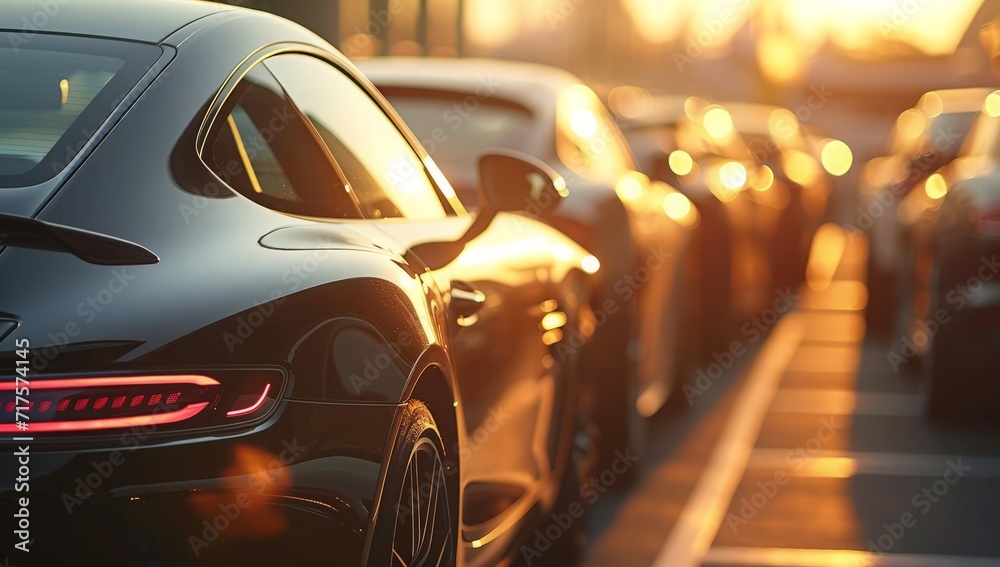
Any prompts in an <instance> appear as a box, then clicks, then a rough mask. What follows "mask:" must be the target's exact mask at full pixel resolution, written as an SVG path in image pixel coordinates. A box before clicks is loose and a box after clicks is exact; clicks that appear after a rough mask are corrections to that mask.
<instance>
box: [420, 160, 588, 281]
mask: <svg viewBox="0 0 1000 567" xmlns="http://www.w3.org/2000/svg"><path fill="white" fill-rule="evenodd" d="M567 195H569V191H568V190H567V189H566V181H565V180H564V179H563V178H562V176H561V175H559V174H558V173H556V171H555V170H554V169H552V168H551V167H549V166H548V165H546V164H545V163H543V162H541V161H539V160H538V159H535V158H533V157H531V156H529V155H526V154H522V153H520V152H515V151H512V150H491V151H490V153H488V154H486V155H484V156H483V157H481V158H480V159H479V214H478V215H477V216H476V218H475V220H474V221H473V222H472V225H470V226H469V229H468V230H467V231H466V232H465V234H463V235H462V237H461V238H459V239H458V240H455V241H453V242H427V243H424V244H418V245H416V246H414V247H413V251H414V252H415V253H416V254H417V256H419V257H420V259H421V260H423V262H424V264H425V265H426V266H427V267H428V268H430V269H432V270H437V269H440V268H443V267H444V266H446V265H448V264H449V263H451V262H452V261H453V260H455V258H458V256H459V254H461V253H462V250H464V249H465V245H466V244H468V243H469V242H470V241H472V239H474V238H475V237H477V236H479V235H480V234H482V233H483V232H484V231H485V230H486V227H488V226H489V225H490V223H491V222H492V221H493V217H495V216H496V214H497V213H498V212H500V211H508V212H526V213H529V214H533V215H539V214H542V213H546V212H549V211H552V210H554V209H555V208H556V207H557V206H558V205H559V202H560V201H561V200H562V199H563V197H565V196H567Z"/></svg>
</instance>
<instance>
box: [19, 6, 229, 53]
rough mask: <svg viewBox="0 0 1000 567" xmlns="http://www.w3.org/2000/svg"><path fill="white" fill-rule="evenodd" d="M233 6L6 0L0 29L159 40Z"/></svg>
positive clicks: (134, 39)
mask: <svg viewBox="0 0 1000 567" xmlns="http://www.w3.org/2000/svg"><path fill="white" fill-rule="evenodd" d="M229 9H231V8H230V7H228V6H225V5H222V4H213V3H211V2H196V1H193V0H142V1H141V2H140V1H136V0H71V1H69V2H67V1H65V0H52V1H51V2H47V3H46V2H39V1H38V0H3V9H2V10H0V30H4V31H14V32H20V33H22V34H23V35H24V36H25V39H26V40H29V41H30V36H31V35H32V34H35V33H58V34H74V35H87V36H96V37H109V38H117V39H126V40H132V41H144V42H149V43H159V42H161V41H163V40H164V39H166V38H167V37H168V36H170V35H171V34H172V33H173V32H175V31H177V30H178V29H180V28H182V27H184V26H186V25H187V24H189V23H191V22H193V21H195V20H198V19H200V18H203V17H205V16H209V15H211V14H214V13H217V12H221V11H225V10H229Z"/></svg>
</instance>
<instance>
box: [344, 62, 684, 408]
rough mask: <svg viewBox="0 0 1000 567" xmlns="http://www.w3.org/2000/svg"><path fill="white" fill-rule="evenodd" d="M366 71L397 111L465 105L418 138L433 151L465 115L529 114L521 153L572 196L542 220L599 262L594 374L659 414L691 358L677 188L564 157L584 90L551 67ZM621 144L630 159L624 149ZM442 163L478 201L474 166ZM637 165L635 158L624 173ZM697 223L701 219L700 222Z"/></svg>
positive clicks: (443, 65)
mask: <svg viewBox="0 0 1000 567" xmlns="http://www.w3.org/2000/svg"><path fill="white" fill-rule="evenodd" d="M359 67H360V68H361V69H362V71H364V72H365V74H366V75H368V76H369V78H371V80H372V82H373V83H375V84H376V85H377V86H378V87H379V88H380V89H382V91H383V92H384V93H386V94H387V96H388V97H389V99H390V101H392V100H393V98H394V96H405V95H406V94H410V93H417V94H418V95H419V96H421V97H446V98H448V100H452V99H455V100H457V101H458V102H457V103H456V105H455V106H454V107H453V109H452V110H451V111H450V112H451V114H446V115H445V116H443V117H442V123H441V124H440V130H441V131H440V132H437V131H430V132H418V135H419V136H420V137H422V139H424V143H425V145H427V146H428V147H434V146H440V145H441V144H446V143H448V142H449V133H450V132H452V131H454V130H455V129H457V128H460V127H462V123H463V116H464V115H465V113H466V112H474V111H475V109H474V107H476V106H478V105H479V104H482V103H485V102H488V101H489V102H500V103H512V104H516V105H519V106H521V107H523V108H525V109H527V110H528V111H529V112H530V113H531V126H530V128H531V130H530V131H531V135H530V136H527V137H525V138H523V139H520V140H518V148H517V149H518V150H519V151H523V152H526V153H531V154H532V155H534V156H536V157H538V158H540V159H542V160H543V161H545V162H546V163H548V164H549V165H550V166H552V167H553V168H554V169H555V170H556V171H557V172H559V173H560V174H561V175H562V176H563V177H564V178H565V179H566V181H567V186H568V188H569V190H570V194H569V196H568V197H567V198H566V199H564V202H563V203H562V204H561V205H560V208H559V209H558V210H556V211H555V212H554V213H552V214H547V215H543V219H544V220H545V221H546V222H547V223H549V224H551V225H552V226H554V227H555V228H557V229H559V230H560V231H562V232H564V233H565V234H567V235H569V236H570V237H571V238H573V239H574V240H575V241H576V242H578V243H579V244H581V245H582V246H584V247H585V248H586V249H587V250H589V251H590V252H592V253H593V254H594V255H595V256H596V257H597V258H598V260H600V262H601V272H600V274H599V280H600V284H599V285H600V287H599V289H598V290H597V291H596V292H595V293H596V295H595V298H596V303H595V305H594V309H595V311H597V312H598V314H599V315H601V317H600V320H601V321H602V323H601V325H600V326H599V328H598V330H597V335H596V336H595V340H594V342H595V348H598V349H602V351H601V354H595V356H594V364H595V365H596V368H595V372H596V373H597V374H598V375H599V380H610V381H620V380H622V379H625V377H626V376H628V375H630V374H631V373H633V372H634V373H636V379H637V381H638V382H637V387H638V389H639V390H641V392H640V393H639V394H638V395H637V401H638V400H642V401H641V402H640V404H641V408H640V410H639V411H640V412H641V413H642V414H643V415H646V416H648V415H651V414H653V413H655V412H656V411H657V410H659V409H660V407H662V405H663V404H664V403H665V402H666V400H667V399H668V397H669V396H670V395H671V394H672V393H674V391H675V390H674V388H675V387H676V384H677V381H678V380H679V377H678V376H677V372H676V371H675V370H676V367H677V365H678V364H677V363H678V360H677V359H678V357H680V356H684V355H686V354H687V353H685V352H678V350H677V348H676V347H675V346H673V345H675V344H676V343H675V339H676V328H677V327H676V324H677V323H678V322H679V321H681V320H682V319H683V318H684V313H683V309H682V308H681V305H682V303H681V302H680V297H681V296H682V292H681V288H682V287H683V282H684V278H685V272H686V270H687V268H688V265H687V258H688V254H687V250H688V247H689V245H690V242H691V239H692V236H691V229H690V227H688V226H683V225H681V224H680V223H678V222H677V221H676V220H674V219H671V218H670V217H669V216H668V215H666V214H665V212H664V199H665V197H666V195H667V194H668V193H670V192H673V190H672V189H671V188H664V187H661V186H656V185H654V184H651V183H650V182H649V180H648V179H647V178H645V177H644V176H642V175H641V174H637V173H635V172H634V171H629V170H628V169H627V168H626V169H623V170H621V171H619V172H618V173H617V175H611V176H605V177H595V176H593V175H588V174H587V173H586V172H583V171H581V170H580V169H579V168H576V167H575V166H574V165H573V164H568V163H566V161H565V160H564V159H562V157H561V156H560V155H559V152H558V144H559V142H558V140H557V137H558V136H559V132H560V129H561V128H565V127H566V125H565V124H563V123H561V121H562V118H561V116H562V113H563V112H564V111H563V110H560V108H561V106H560V105H564V104H567V102H566V99H567V93H570V92H572V91H573V90H574V89H578V88H583V87H582V85H581V83H580V80H579V79H578V78H576V77H574V76H573V75H571V74H569V73H567V72H565V71H561V70H558V69H553V68H550V67H545V66H539V65H532V64H526V63H512V62H503V61H495V60H486V59H463V60H444V59H433V58H431V59H420V60H416V59H408V58H372V59H367V60H362V61H359ZM570 98H572V97H570ZM594 98H595V100H596V97H594ZM464 104H467V105H468V108H465V107H464V106H463V105H464ZM605 112H606V111H605ZM404 118H405V116H404ZM612 126H613V122H612ZM434 130H437V129H434ZM614 132H617V126H614ZM442 134H443V135H442ZM613 135H614V136H616V137H619V138H620V134H613ZM621 144H622V145H623V147H625V151H626V152H628V150H627V146H626V145H625V142H624V140H623V139H622V140H621ZM433 153H434V152H432V155H433ZM439 163H441V165H442V168H444V169H445V171H446V172H447V173H448V174H449V177H450V178H451V179H452V180H453V182H454V183H455V186H456V190H457V191H458V192H459V194H465V195H468V194H471V193H473V191H474V183H475V174H474V172H475V163H474V160H469V161H468V162H466V163H460V164H453V163H448V162H447V161H443V162H439ZM631 163H632V157H631V155H630V154H628V155H627V158H626V164H631ZM630 183H631V184H633V185H636V186H638V188H639V190H638V191H635V192H632V191H627V192H626V193H627V194H628V197H626V198H623V197H622V196H621V195H622V193H621V192H620V191H618V188H619V184H623V185H625V184H630ZM629 189H631V187H629ZM691 218H692V219H696V218H697V212H694V213H692V217H691ZM695 222H696V221H695ZM647 264H649V265H651V266H653V267H654V268H655V269H652V270H651V269H649V266H647ZM637 279H639V280H641V283H637ZM689 292H690V290H687V291H686V292H685V293H689ZM602 306H603V307H602ZM599 345H603V347H602V346H599ZM664 345H667V346H664ZM630 368H631V369H632V370H630ZM598 388H599V390H600V385H599V386H598Z"/></svg>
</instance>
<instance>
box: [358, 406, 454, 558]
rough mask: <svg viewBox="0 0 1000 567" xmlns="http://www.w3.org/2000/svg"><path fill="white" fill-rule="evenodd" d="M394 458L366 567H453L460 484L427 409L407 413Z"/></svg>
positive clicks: (402, 423) (403, 419) (400, 428)
mask: <svg viewBox="0 0 1000 567" xmlns="http://www.w3.org/2000/svg"><path fill="white" fill-rule="evenodd" d="M390 458H391V460H392V462H391V463H390V467H389V469H388V473H387V474H386V478H385V481H384V484H383V491H382V498H381V500H380V505H379V508H380V509H379V511H378V516H377V519H376V522H375V527H374V532H373V536H372V544H371V548H370V549H369V553H368V560H367V562H366V563H365V564H366V565H368V566H370V567H376V566H386V567H404V566H405V567H410V566H428V567H449V566H454V565H455V562H456V553H457V547H456V546H457V543H458V539H457V534H458V508H457V503H458V497H457V496H458V495H457V485H458V482H457V480H458V479H457V475H456V474H453V473H454V472H455V469H454V468H449V467H448V466H446V464H445V463H446V461H445V451H444V443H443V442H442V440H441V434H440V432H439V431H438V428H437V425H436V424H435V422H434V418H433V416H432V415H431V413H430V411H429V410H428V409H427V407H426V406H425V405H424V404H423V403H421V402H416V401H413V402H410V403H409V404H408V405H407V407H406V408H405V409H404V410H403V415H402V418H401V419H400V426H399V432H398V435H397V436H396V441H395V444H394V446H393V448H392V453H391V457H390Z"/></svg>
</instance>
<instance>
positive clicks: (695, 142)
mask: <svg viewBox="0 0 1000 567" xmlns="http://www.w3.org/2000/svg"><path fill="white" fill-rule="evenodd" d="M619 122H620V123H621V124H622V128H623V130H624V132H625V135H626V137H627V138H628V140H629V142H630V144H631V145H632V146H633V147H634V148H635V151H636V154H637V155H638V156H639V162H640V164H641V166H642V168H643V170H644V171H646V172H648V173H649V174H650V175H651V176H652V177H653V178H654V179H658V180H661V181H664V182H666V183H668V184H670V185H672V186H675V187H677V188H678V189H679V190H680V191H682V192H683V193H684V194H685V195H687V196H688V197H689V198H690V199H691V200H692V201H694V202H695V204H696V205H697V206H698V209H699V211H701V213H702V223H701V226H700V227H699V230H698V252H697V257H698V258H700V259H701V260H700V263H701V265H702V280H701V282H700V284H699V287H700V288H701V289H702V290H703V291H704V293H705V295H704V296H703V297H702V309H703V311H704V312H705V313H706V315H705V316H706V318H709V319H711V320H714V321H720V322H723V324H722V325H720V326H719V327H718V329H719V332H717V333H716V335H715V336H713V337H712V338H711V339H709V340H710V341H711V342H712V344H714V345H715V346H714V348H728V344H729V341H730V339H731V336H732V335H733V334H734V333H735V332H737V331H738V330H740V329H741V328H743V327H742V326H743V325H744V323H745V322H746V321H747V320H748V319H749V318H750V317H752V316H754V315H757V314H759V313H760V312H761V311H762V310H763V309H765V308H766V307H767V306H769V305H771V304H772V302H773V301H774V296H775V292H776V290H777V289H778V286H779V285H793V284H792V282H788V281H786V279H787V278H786V279H782V277H781V276H782V275H784V274H787V273H788V272H789V270H788V269H786V268H785V266H787V265H789V264H792V263H793V260H795V259H794V258H792V257H790V256H789V255H787V254H778V253H776V251H775V247H776V245H777V241H776V239H775V237H776V234H777V231H776V229H777V227H778V226H779V223H778V221H779V219H780V218H782V215H783V212H784V211H785V210H786V209H788V208H789V203H790V202H791V196H790V193H791V191H790V189H789V187H788V186H787V185H786V184H785V183H784V182H782V180H781V179H780V178H779V177H778V175H779V174H780V171H776V170H773V169H771V168H770V167H767V166H766V164H764V163H762V162H761V161H760V158H759V156H755V154H754V153H753V151H751V149H750V147H749V146H748V145H747V143H746V141H745V140H744V139H743V137H742V135H741V134H740V132H739V131H738V130H737V129H736V127H735V126H734V124H733V118H732V116H731V115H730V113H729V111H728V110H726V108H724V107H722V106H720V105H717V104H712V103H710V102H708V101H707V100H704V99H701V98H697V97H675V96H663V97H653V98H652V99H651V100H650V104H649V108H648V110H647V112H645V113H644V114H641V115H637V116H632V117H630V118H626V117H619ZM795 242H796V243H797V242H798V240H797V238H796V240H795ZM795 263H797V261H796V262H795ZM794 283H796V284H797V281H796V282H794Z"/></svg>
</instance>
